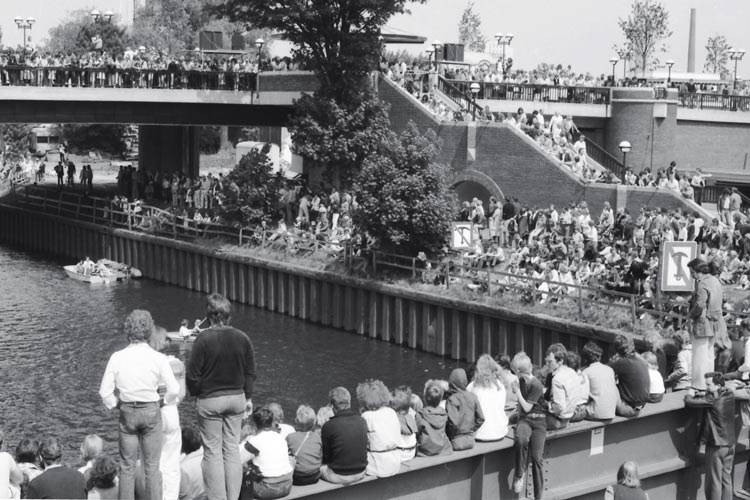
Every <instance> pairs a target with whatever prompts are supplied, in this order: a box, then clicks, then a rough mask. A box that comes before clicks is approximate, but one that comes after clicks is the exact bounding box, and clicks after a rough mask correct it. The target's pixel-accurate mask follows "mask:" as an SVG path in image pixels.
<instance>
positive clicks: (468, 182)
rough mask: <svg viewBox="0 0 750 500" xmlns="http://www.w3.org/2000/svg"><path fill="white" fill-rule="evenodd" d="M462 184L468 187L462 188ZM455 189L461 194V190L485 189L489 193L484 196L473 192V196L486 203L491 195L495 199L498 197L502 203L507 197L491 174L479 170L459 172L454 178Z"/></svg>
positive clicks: (479, 190)
mask: <svg viewBox="0 0 750 500" xmlns="http://www.w3.org/2000/svg"><path fill="white" fill-rule="evenodd" d="M462 185H464V186H465V187H466V188H468V189H460V187H461V186H462ZM453 189H455V190H456V192H457V193H459V195H460V194H461V191H463V192H464V193H480V192H482V191H484V192H485V193H487V194H486V196H482V195H481V194H473V196H472V197H474V196H476V197H477V198H480V199H482V200H483V201H484V202H485V203H489V197H490V196H494V197H495V199H497V200H498V201H499V202H501V203H502V201H503V200H504V199H505V195H504V194H503V192H502V190H501V189H500V187H499V186H498V185H497V183H496V182H495V181H494V180H492V178H491V177H490V176H488V175H487V174H484V173H482V172H479V171H478V170H471V169H469V170H464V171H462V172H459V173H458V174H457V175H456V177H455V178H454V179H453ZM485 198H486V199H485ZM459 201H464V200H459Z"/></svg>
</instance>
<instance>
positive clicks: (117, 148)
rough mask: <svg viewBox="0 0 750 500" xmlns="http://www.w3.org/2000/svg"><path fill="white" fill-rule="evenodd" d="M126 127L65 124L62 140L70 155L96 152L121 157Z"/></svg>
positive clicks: (124, 149)
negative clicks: (65, 143)
mask: <svg viewBox="0 0 750 500" xmlns="http://www.w3.org/2000/svg"><path fill="white" fill-rule="evenodd" d="M126 128H127V126H126V125H98V124H83V125H76V124H66V125H63V129H62V136H63V140H64V141H66V142H67V143H68V148H69V151H70V152H71V153H75V154H85V153H87V152H89V151H93V150H97V151H103V152H105V153H109V154H111V155H115V156H120V155H123V154H124V153H125V151H126V149H127V145H126V144H125V133H126Z"/></svg>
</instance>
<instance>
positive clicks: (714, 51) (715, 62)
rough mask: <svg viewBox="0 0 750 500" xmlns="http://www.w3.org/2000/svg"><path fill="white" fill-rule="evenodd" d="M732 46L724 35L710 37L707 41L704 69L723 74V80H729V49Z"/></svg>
mask: <svg viewBox="0 0 750 500" xmlns="http://www.w3.org/2000/svg"><path fill="white" fill-rule="evenodd" d="M730 49H731V46H730V45H729V42H727V38H726V37H725V36H724V35H716V36H712V37H709V38H708V41H707V42H706V62H705V64H704V65H703V71H708V72H710V73H716V74H718V75H721V78H722V80H729V79H730V78H731V76H730V75H731V73H730V72H729V67H728V65H729V50H730Z"/></svg>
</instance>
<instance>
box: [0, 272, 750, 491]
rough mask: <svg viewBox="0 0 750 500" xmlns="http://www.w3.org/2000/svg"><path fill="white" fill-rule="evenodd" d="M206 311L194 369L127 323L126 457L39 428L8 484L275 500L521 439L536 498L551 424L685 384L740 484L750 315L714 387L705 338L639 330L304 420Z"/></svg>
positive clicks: (342, 397) (6, 461) (519, 469)
mask: <svg viewBox="0 0 750 500" xmlns="http://www.w3.org/2000/svg"><path fill="white" fill-rule="evenodd" d="M702 265H705V263H703V264H701V263H700V262H699V263H698V266H697V267H696V269H698V268H699V267H700V266H702ZM698 270H699V271H700V269H698ZM701 300H703V301H704V302H701ZM710 300H711V299H708V298H706V297H704V298H703V299H701V298H700V294H699V293H697V294H696V298H695V300H694V301H693V308H694V309H695V310H696V311H698V312H697V314H704V313H705V312H706V311H708V312H709V315H710V311H711V306H710V305H709V304H710ZM701 304H702V305H701ZM206 316H207V318H208V321H209V323H210V326H209V328H207V329H205V330H202V331H200V332H198V333H197V336H196V337H194V343H193V347H192V350H191V352H190V354H189V360H187V365H186V364H185V363H184V362H183V361H182V360H180V359H178V358H177V357H174V356H172V355H167V354H164V352H165V351H166V352H170V351H169V349H168V347H169V346H168V338H167V335H166V332H165V331H164V330H163V329H162V328H159V327H156V326H155V325H154V323H153V320H152V318H151V315H150V314H149V312H148V311H145V310H135V311H133V312H131V313H130V314H129V315H128V316H127V318H126V319H125V321H124V322H123V334H124V335H125V336H126V337H127V340H128V342H129V344H128V346H127V347H125V348H124V349H122V350H120V351H117V352H115V353H114V354H113V355H112V356H111V358H110V359H109V362H108V363H107V366H106V368H105V371H104V374H103V377H102V381H101V386H100V390H99V394H100V396H101V398H102V402H103V404H104V405H105V407H106V408H108V409H110V410H112V411H115V410H117V411H118V414H119V436H120V438H119V464H118V463H117V461H115V460H114V459H113V458H111V456H112V455H113V454H114V453H113V452H114V450H107V449H105V447H104V444H103V441H102V439H101V438H100V437H99V436H96V435H89V436H87V437H86V438H85V440H84V442H83V444H82V446H81V456H80V465H81V466H80V468H78V469H76V468H72V467H69V466H68V460H63V457H62V449H63V446H62V441H64V439H65V437H64V436H46V437H40V436H35V435H29V436H26V437H23V438H22V439H21V440H19V442H18V443H17V444H16V447H15V449H14V451H13V452H12V453H8V452H0V494H1V495H2V496H3V497H4V498H94V499H102V498H120V499H132V498H146V499H151V500H155V499H164V500H169V499H172V500H175V499H178V498H179V499H204V498H209V499H213V498H228V499H237V498H243V499H245V498H258V499H275V498H282V497H284V496H287V495H288V494H289V493H290V492H291V491H292V490H293V488H294V487H303V486H306V485H311V484H314V483H317V482H318V481H320V480H323V481H326V482H329V483H333V484H340V485H349V484H353V483H356V482H358V481H361V480H362V479H364V478H365V477H367V476H370V477H373V478H385V477H390V476H394V475H396V474H398V473H400V472H401V471H402V464H404V463H407V464H409V463H412V461H420V460H429V457H436V456H445V455H449V454H451V453H452V452H454V451H462V450H468V449H471V448H474V447H475V446H476V444H477V443H498V444H499V443H501V442H502V441H504V440H512V441H513V450H514V451H513V453H514V466H515V471H514V475H513V479H512V483H510V484H508V485H507V488H508V489H512V490H513V491H514V492H515V493H519V494H520V493H523V492H524V491H525V490H526V489H527V479H526V478H527V473H529V471H530V474H531V479H532V480H531V482H530V484H531V486H530V487H529V491H528V492H527V496H531V495H533V498H537V499H540V498H543V496H544V491H545V489H547V488H545V479H544V475H545V465H544V448H545V441H546V439H547V435H548V433H549V432H550V431H556V430H560V429H565V428H567V427H569V426H573V425H576V423H578V422H582V421H584V420H586V421H592V422H600V423H604V424H606V423H609V422H611V421H612V420H613V419H615V418H616V417H618V416H619V417H626V418H634V417H638V416H639V415H640V414H641V412H642V411H643V409H644V407H646V406H647V405H654V404H659V403H660V402H661V401H662V399H663V398H664V395H665V392H667V388H670V389H671V390H672V391H681V390H684V391H685V404H686V405H687V406H691V407H696V408H709V409H710V410H711V409H712V411H709V412H708V413H707V417H706V418H707V419H708V425H707V427H706V429H707V430H706V434H705V438H706V443H707V448H706V455H707V460H708V461H709V468H708V471H707V474H706V484H705V488H706V497H707V498H720V497H719V496H712V495H714V494H716V491H719V492H720V491H721V489H722V488H726V478H725V477H724V478H723V477H722V474H723V475H726V470H727V469H725V472H722V471H721V467H719V468H717V469H715V467H714V463H718V464H724V465H726V464H727V463H729V464H730V467H729V469H731V462H732V460H733V451H732V450H733V445H734V442H735V437H734V436H735V435H736V434H735V432H733V425H734V401H735V400H747V399H750V392H748V389H746V388H744V384H742V383H741V382H738V381H737V380H738V379H743V378H746V377H745V376H746V375H747V373H748V372H749V371H750V364H749V362H748V361H747V359H748V357H747V356H750V355H748V354H747V353H748V352H750V342H748V339H750V321H745V322H743V324H742V327H741V329H740V331H738V332H734V334H736V336H734V334H733V336H734V338H733V340H732V343H731V344H730V345H728V346H726V347H725V348H723V349H722V350H719V351H718V353H719V354H718V355H717V356H716V360H715V365H714V356H713V355H711V357H710V366H703V368H702V369H703V370H704V373H701V374H700V377H701V384H696V378H695V377H696V371H695V370H694V369H691V367H690V364H691V361H692V362H693V367H695V363H696V361H695V359H694V357H691V354H690V349H691V342H692V343H694V344H697V342H698V340H696V339H698V337H696V336H694V335H691V334H689V333H688V332H686V331H683V332H680V334H679V335H678V336H677V338H678V339H679V340H680V344H681V349H682V350H681V352H680V354H679V355H678V358H677V361H676V362H675V364H674V367H670V366H667V358H666V356H665V354H664V351H663V349H662V344H661V342H659V341H649V342H646V344H645V347H644V349H645V350H643V352H641V353H637V352H636V350H635V346H634V343H633V339H632V338H631V337H629V336H625V335H618V336H617V338H616V339H615V341H614V354H613V356H612V358H611V359H609V360H605V359H603V349H602V347H601V346H600V345H598V344H597V343H596V342H593V341H589V342H587V343H586V344H585V345H583V346H582V348H581V350H580V352H577V351H576V350H574V349H570V348H566V346H564V345H563V344H559V343H556V344H552V345H550V346H549V347H548V348H547V349H546V352H545V357H544V366H537V365H534V364H533V363H532V360H531V358H530V357H529V355H527V354H526V353H525V352H518V353H515V354H513V355H512V357H511V355H510V354H508V355H506V354H504V353H500V354H497V355H496V356H495V357H493V356H491V355H490V354H487V353H485V354H481V355H480V356H478V358H477V360H476V362H475V363H473V364H471V365H470V366H468V367H467V368H465V369H464V368H455V369H453V370H452V371H451V372H450V373H446V374H445V375H446V377H445V378H444V379H430V380H427V381H426V382H425V384H424V387H423V388H422V387H420V388H418V389H416V390H415V389H413V388H411V387H408V386H397V387H392V388H388V387H387V386H386V385H385V384H384V383H383V382H382V381H380V380H372V379H370V380H365V381H362V382H360V383H359V384H358V385H357V386H356V390H354V391H353V393H352V392H350V390H349V389H347V388H346V387H343V386H338V387H334V388H332V389H331V390H330V392H329V395H328V401H325V402H324V403H323V404H322V405H321V407H320V408H319V409H318V410H317V411H316V410H315V409H314V408H313V407H311V406H309V405H307V404H301V405H299V406H298V408H297V409H296V412H295V415H294V417H293V419H292V420H293V424H290V423H287V422H286V421H285V416H284V413H283V410H282V409H281V407H280V405H279V404H277V403H276V402H274V401H263V402H255V401H253V399H252V396H253V385H254V381H255V379H256V366H255V356H256V355H255V349H254V346H253V343H252V341H251V339H250V336H249V335H248V334H247V333H245V332H243V331H240V330H238V329H236V328H234V327H232V326H230V320H231V305H230V303H229V301H228V300H227V299H226V298H225V297H223V296H221V295H218V294H211V295H209V296H208V298H207V302H206ZM177 342H182V341H177ZM695 348H696V349H697V345H696V347H695ZM685 352H687V355H686V356H683V353H685ZM743 374H744V375H743ZM697 386H700V387H697ZM187 392H189V393H190V394H191V395H192V396H193V397H194V398H195V404H196V408H197V412H198V424H197V426H181V424H180V414H179V404H180V403H181V402H182V401H183V400H184V399H185V398H186V394H187ZM355 402H356V404H355ZM730 416H731V418H729V417H730ZM730 427H732V432H726V431H727V430H729V428H730ZM2 444H3V435H2V433H0V446H2ZM496 449H499V448H494V447H493V448H488V449H487V450H488V451H490V450H496ZM139 454H140V460H138V457H139ZM624 466H625V467H626V468H634V467H635V466H634V464H630V465H628V464H625V465H624ZM623 473H627V471H625V472H623V470H622V469H621V470H620V471H619V473H618V484H619V485H620V486H618V485H614V486H612V487H610V488H608V491H609V493H610V494H613V495H614V497H613V498H615V499H618V498H631V497H627V496H626V497H620V496H618V491H619V490H620V489H621V487H631V488H636V487H637V486H638V483H637V477H635V479H633V476H637V474H636V473H635V472H634V471H633V470H631V471H630V473H629V477H630V478H631V479H633V482H632V483H631V482H628V481H624V479H623V478H621V477H620V476H619V474H623ZM612 474H613V476H614V474H615V471H612ZM722 481H724V483H722ZM729 487H730V488H731V483H730V486H729ZM502 489H504V487H503V486H501V490H502ZM626 493H627V492H626ZM631 493H632V492H631ZM619 494H623V493H622V492H620V493H619Z"/></svg>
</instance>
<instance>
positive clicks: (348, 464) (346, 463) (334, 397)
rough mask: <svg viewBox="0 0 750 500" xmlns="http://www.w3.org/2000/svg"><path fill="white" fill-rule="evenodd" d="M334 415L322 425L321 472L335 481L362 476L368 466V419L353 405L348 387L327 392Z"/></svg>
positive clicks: (339, 482)
mask: <svg viewBox="0 0 750 500" xmlns="http://www.w3.org/2000/svg"><path fill="white" fill-rule="evenodd" d="M328 399H329V401H330V404H331V407H332V408H333V413H334V416H333V417H332V418H331V419H330V420H329V421H328V422H326V423H325V425H323V428H322V429H321V433H320V437H321V439H322V441H323V465H322V466H321V467H320V476H321V477H322V478H323V480H325V481H328V482H329V483H335V484H351V483H356V482H357V481H359V480H361V479H362V478H363V477H364V475H365V470H366V469H367V443H368V440H367V423H366V422H365V419H363V418H362V417H361V416H359V415H357V414H356V413H354V412H353V411H352V409H351V400H352V399H351V394H350V393H349V391H348V390H346V388H345V387H336V388H334V389H332V390H331V392H329V393H328Z"/></svg>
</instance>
